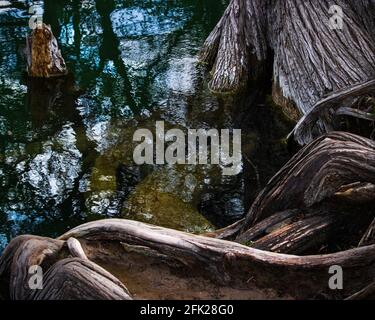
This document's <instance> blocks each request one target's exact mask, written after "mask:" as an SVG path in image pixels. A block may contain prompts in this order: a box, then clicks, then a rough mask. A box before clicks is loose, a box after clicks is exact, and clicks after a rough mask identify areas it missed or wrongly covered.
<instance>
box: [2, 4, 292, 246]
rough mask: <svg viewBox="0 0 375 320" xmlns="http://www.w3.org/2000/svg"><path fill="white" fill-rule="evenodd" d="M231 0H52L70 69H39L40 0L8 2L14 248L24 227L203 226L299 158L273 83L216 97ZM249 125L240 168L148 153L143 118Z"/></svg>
mask: <svg viewBox="0 0 375 320" xmlns="http://www.w3.org/2000/svg"><path fill="white" fill-rule="evenodd" d="M227 2H228V1H217V0H174V1H165V0H159V1H140V0H139V1H136V0H127V1H126V0H123V1H120V0H108V1H104V0H97V1H95V0H85V1H78V0H71V1H67V0H57V1H56V0H53V1H52V0H51V1H48V0H45V1H39V2H37V3H38V4H39V5H40V7H41V8H43V10H44V14H43V18H44V21H45V22H46V23H49V24H51V26H52V29H53V32H54V34H55V36H56V37H57V39H58V42H59V44H60V47H61V50H62V54H63V56H64V57H65V60H66V63H67V65H68V68H69V70H70V74H69V76H68V77H67V78H65V79H55V80H49V81H36V80H30V79H27V77H26V76H25V73H24V70H25V60H24V57H23V53H22V52H23V48H24V43H25V35H26V34H27V33H28V32H29V29H28V20H29V15H28V13H27V12H28V3H29V1H12V5H11V6H9V5H8V6H3V7H0V43H1V46H0V186H1V187H0V188H1V189H0V250H1V248H3V247H4V246H5V245H6V244H7V243H8V242H9V240H10V239H11V238H12V237H14V236H17V235H19V234H25V233H32V234H38V235H43V236H52V237H54V236H57V235H59V234H61V233H63V232H65V231H67V230H68V229H69V228H72V227H74V226H76V225H79V224H81V223H83V222H86V221H92V220H95V219H102V218H110V217H124V218H128V219H136V220H140V221H144V222H149V223H154V224H159V225H164V226H167V227H172V228H177V229H180V230H186V231H189V232H197V233H199V232H203V231H206V230H210V229H213V228H217V227H223V226H225V225H228V224H230V223H232V222H234V221H236V220H237V219H239V218H241V217H242V216H243V215H244V214H245V213H246V211H247V210H248V208H249V206H250V204H251V202H252V201H253V200H254V197H255V196H256V194H257V193H258V192H259V189H260V188H261V187H262V186H263V185H264V184H265V183H266V182H267V180H268V179H269V177H271V176H272V175H273V174H274V173H275V172H276V171H277V170H278V169H279V168H280V167H281V166H282V164H283V163H285V161H287V159H288V157H289V156H288V153H287V150H286V146H285V143H284V142H283V137H284V136H285V134H286V133H287V132H288V130H289V129H290V125H288V124H287V123H285V121H284V120H283V119H282V117H281V116H280V114H279V113H278V112H277V111H275V109H274V108H273V107H272V106H270V105H269V104H267V103H266V102H265V99H266V95H267V94H268V92H267V90H265V91H262V90H259V88H255V87H254V88H252V89H250V90H249V91H248V92H247V93H246V94H242V95H239V96H238V97H223V96H215V95H213V94H211V93H210V92H209V90H208V89H207V76H208V75H207V74H206V73H205V70H204V67H203V66H200V65H199V64H198V63H197V58H196V57H197V53H198V51H199V48H200V47H201V46H202V44H203V42H204V40H205V38H206V37H207V36H208V34H209V33H210V31H211V30H212V28H213V27H214V26H215V24H216V23H217V21H218V19H219V18H220V16H221V15H222V13H223V11H224V9H225V7H226V5H227ZM158 120H163V121H165V123H166V127H167V128H181V129H183V130H186V129H187V128H207V129H209V128H217V129H223V128H237V129H242V130H243V134H242V141H243V146H242V149H243V155H244V159H243V164H242V172H241V173H240V174H239V175H237V176H232V177H229V176H223V174H222V168H220V166H211V165H205V166H181V165H176V166H169V165H165V166H141V167H139V166H136V165H135V164H134V162H133V159H132V155H133V149H134V144H132V136H133V133H134V131H135V130H136V129H138V128H149V129H151V130H154V127H155V121H158Z"/></svg>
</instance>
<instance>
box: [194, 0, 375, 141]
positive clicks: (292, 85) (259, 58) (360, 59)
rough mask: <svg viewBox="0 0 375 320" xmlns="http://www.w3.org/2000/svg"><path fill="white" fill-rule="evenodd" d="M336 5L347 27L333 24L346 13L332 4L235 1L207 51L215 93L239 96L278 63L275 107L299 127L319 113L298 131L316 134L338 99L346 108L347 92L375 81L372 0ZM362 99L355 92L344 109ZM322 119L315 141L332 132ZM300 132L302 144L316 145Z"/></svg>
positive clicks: (374, 9)
mask: <svg viewBox="0 0 375 320" xmlns="http://www.w3.org/2000/svg"><path fill="white" fill-rule="evenodd" d="M335 5H336V6H340V7H341V9H342V17H341V18H342V21H343V24H342V26H341V25H340V24H335V23H337V20H336V19H335V17H334V14H336V17H337V14H341V12H339V11H335V10H336V9H337V7H335V8H336V9H335V8H331V6H332V3H331V1H328V0H323V1H303V0H285V1H279V0H232V1H231V2H230V4H229V6H228V8H227V10H226V11H225V13H224V15H223V17H222V18H221V20H220V21H219V23H218V24H217V26H216V27H215V29H214V30H213V31H212V33H211V35H210V36H209V37H208V38H207V40H206V42H205V44H204V46H203V49H202V52H201V60H202V61H203V62H206V63H207V64H208V65H209V67H210V68H212V74H213V75H212V80H211V82H210V84H209V85H210V88H211V89H212V90H214V91H220V92H228V91H237V90H239V89H240V88H241V87H243V86H244V84H246V82H247V81H248V80H249V78H254V77H255V78H258V77H259V75H261V74H262V72H263V71H264V70H265V69H266V68H267V65H272V64H273V82H274V83H273V98H274V101H275V102H276V103H277V104H279V105H281V106H282V108H283V110H284V111H285V113H286V115H287V116H288V117H290V118H292V119H294V120H298V119H299V118H300V117H301V116H303V115H307V114H309V113H310V112H313V115H308V116H307V117H308V119H305V120H304V121H303V122H301V123H300V125H299V131H300V130H303V129H305V126H306V125H308V128H307V129H311V128H310V125H311V122H312V121H313V122H314V125H315V123H316V120H317V119H316V118H317V117H316V113H318V115H320V114H321V113H322V112H321V110H320V109H321V108H323V107H324V108H328V109H329V107H331V105H330V103H331V102H332V101H331V100H332V98H335V99H334V100H335V101H333V102H341V101H342V99H341V97H340V95H341V93H342V92H343V91H345V90H349V88H351V87H353V86H356V85H359V86H365V84H366V83H367V82H368V81H369V80H373V79H374V78H375V31H374V30H375V25H374V21H375V20H374V15H375V13H374V12H375V4H374V1H373V0H361V1H351V0H339V1H336V2H335ZM338 18H339V19H340V17H338ZM336 27H337V28H336ZM341 27H342V28H341ZM367 89H368V90H371V88H369V87H367ZM372 90H373V88H372ZM366 92H367V91H366ZM329 93H332V97H330V98H328V100H326V99H325V97H326V95H327V94H329ZM358 94H362V92H361V91H358V92H357V91H356V90H353V92H351V91H350V90H349V96H348V95H346V98H347V99H346V101H345V102H346V103H345V107H351V106H352V104H353V102H354V98H356V97H357V95H358ZM336 98H337V99H336ZM349 98H351V99H349ZM316 108H317V109H319V112H317V111H316V110H315V109H316ZM327 112H329V110H327ZM307 120H309V121H307ZM310 120H311V121H310ZM322 120H323V121H318V124H317V125H316V126H315V127H316V128H315V130H316V132H317V135H314V137H316V136H319V135H320V134H322V133H324V132H327V131H329V130H330V122H329V121H326V119H322ZM307 129H306V130H307ZM299 131H296V138H297V140H298V142H300V143H301V144H305V143H308V142H310V141H311V140H312V138H313V137H312V136H311V135H308V134H303V135H301V134H299Z"/></svg>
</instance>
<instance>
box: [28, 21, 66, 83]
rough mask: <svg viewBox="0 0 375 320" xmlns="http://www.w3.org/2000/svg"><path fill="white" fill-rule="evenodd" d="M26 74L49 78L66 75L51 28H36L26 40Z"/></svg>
mask: <svg viewBox="0 0 375 320" xmlns="http://www.w3.org/2000/svg"><path fill="white" fill-rule="evenodd" d="M25 53H26V59H27V73H28V75H29V76H30V77H38V78H50V77H58V76H63V75H66V74H67V73H68V70H67V67H66V64H65V61H64V58H63V57H62V55H61V51H60V50H59V46H58V44H57V40H56V38H55V37H54V35H53V33H52V30H51V27H50V26H48V25H46V24H43V25H42V26H37V27H36V28H35V29H34V30H33V31H32V33H31V35H30V36H29V37H28V38H27V39H26V52H25Z"/></svg>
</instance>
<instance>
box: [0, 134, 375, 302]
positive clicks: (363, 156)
mask: <svg viewBox="0 0 375 320" xmlns="http://www.w3.org/2000/svg"><path fill="white" fill-rule="evenodd" d="M374 177H375V143H374V142H372V141H370V140H367V139H364V138H361V137H358V136H354V135H351V134H347V133H331V134H329V135H326V136H323V137H321V138H319V139H317V140H316V141H314V142H313V143H311V144H310V145H308V146H307V147H305V148H304V149H303V150H301V151H300V152H299V153H298V154H297V155H296V156H295V157H294V158H293V159H292V160H291V161H290V162H289V163H288V164H287V165H286V166H285V167H284V168H283V169H282V170H281V171H280V172H279V173H278V174H277V175H276V176H275V177H274V178H273V179H272V180H271V181H270V183H269V185H268V186H267V187H266V188H265V190H264V191H263V192H262V193H261V195H260V196H259V198H258V200H257V201H256V202H255V204H254V206H253V208H252V209H251V211H250V213H249V215H248V217H247V219H246V220H243V221H241V222H238V223H236V224H234V225H233V226H230V227H228V228H227V229H224V230H219V231H218V232H216V233H213V234H210V235H209V236H197V235H192V234H188V233H184V232H180V231H176V230H171V229H166V228H162V227H156V226H151V225H147V224H143V223H140V222H135V221H128V220H121V219H108V220H103V221H96V222H90V223H87V224H84V225H81V226H78V227H76V228H74V229H72V230H71V231H68V232H67V233H66V234H64V235H62V236H61V237H60V238H59V239H57V240H53V239H48V238H40V237H33V236H22V237H18V238H15V239H13V241H12V242H11V243H10V244H9V246H8V247H7V248H6V250H5V252H4V254H3V256H2V257H1V258H0V281H1V283H2V286H1V288H3V292H2V295H3V296H4V297H7V298H10V299H26V300H38V299H67V298H69V299H132V298H134V296H136V298H142V292H144V290H145V289H144V288H145V287H146V288H147V292H148V294H150V293H152V292H153V291H155V292H156V291H158V289H157V288H156V287H162V288H165V287H166V286H167V282H168V281H169V280H168V279H171V278H173V280H172V282H173V284H175V285H176V287H178V286H180V285H182V283H188V282H192V281H193V282H194V281H195V282H194V283H196V285H198V286H199V283H203V281H208V282H205V284H204V287H203V288H200V289H199V291H200V292H202V291H206V293H207V294H206V295H205V297H211V298H212V297H215V295H214V293H213V292H214V291H215V292H216V291H217V290H222V292H226V293H225V295H224V296H225V298H241V297H249V298H250V297H254V294H255V292H257V293H258V294H260V296H259V295H257V297H258V298H259V297H262V298H296V299H301V298H314V297H316V296H317V295H320V294H321V295H324V296H326V297H333V296H335V297H337V292H334V291H332V290H330V289H329V287H328V281H329V279H330V277H331V276H332V275H331V274H329V268H330V267H331V266H333V265H339V266H341V267H342V268H343V270H344V283H345V285H344V290H342V291H340V296H341V297H342V298H348V297H352V296H353V295H354V296H353V297H358V296H364V295H366V297H370V296H372V293H373V291H372V289H371V288H372V286H370V287H369V288H366V287H368V285H369V283H372V282H373V281H374V278H375V245H373V244H372V245H367V244H368V243H367V242H365V241H360V238H361V237H364V238H365V239H368V236H367V235H372V233H373V227H372V225H370V223H371V221H373V219H374V215H375V214H374V212H373V211H372V210H371V208H373V205H374V198H373V197H372V196H371V195H372V194H373V192H374V188H373V186H374V185H375V181H374V179H375V178H374ZM338 203H341V204H345V206H344V205H338ZM346 205H348V206H346ZM362 205H368V206H367V207H362ZM355 208H357V209H358V210H359V211H356V209H355ZM363 208H370V209H369V210H363ZM369 225H370V227H369ZM366 229H367V231H366ZM236 235H237V242H233V241H226V240H222V239H218V238H215V236H216V237H221V238H226V237H227V238H233V237H235V236H236ZM364 235H365V236H364ZM370 238H371V237H370ZM239 241H240V242H241V243H238V242H239ZM366 241H367V240H366ZM359 242H361V246H360V247H358V246H357V244H358V243H359ZM245 244H246V245H245ZM332 244H335V245H337V246H336V247H335V248H336V250H333V251H332V253H329V254H324V255H320V254H319V253H320V249H321V248H322V247H323V246H324V245H326V246H331V247H332ZM353 244H354V245H353ZM362 245H363V246H362ZM259 248H260V249H262V250H259ZM340 248H341V249H340ZM272 251H273V252H272ZM337 251H338V252H337ZM285 253H288V254H285ZM295 254H300V255H299V256H297V255H295ZM302 254H305V255H302ZM306 254H308V255H306ZM33 265H38V266H40V267H41V268H42V269H43V271H44V282H43V284H44V285H43V289H42V290H31V289H30V288H29V286H28V284H29V280H30V274H29V273H28V272H29V267H30V266H33ZM101 266H102V267H101ZM145 266H146V269H145ZM103 267H105V269H106V270H108V271H106V270H104V269H103ZM144 277H145V278H147V279H148V280H149V281H150V283H149V284H144V283H143V286H145V287H142V288H143V291H140V292H137V287H136V286H135V285H134V281H136V282H137V283H142V281H143V278H144ZM155 277H156V278H155ZM120 279H121V280H120ZM203 279H205V280H203ZM156 281H157V285H156V284H155V283H156ZM184 281H185V282H184ZM177 283H178V285H177ZM128 288H131V289H128ZM209 288H216V289H209ZM218 288H219V289H218ZM363 288H366V289H363ZM4 289H5V290H4ZM132 290H133V292H132ZM163 290H164V289H163ZM163 292H164V291H158V295H157V297H158V298H170V296H168V295H163ZM238 292H241V295H240V296H238ZM259 292H260V293H259ZM177 296H178V295H177ZM190 297H193V298H194V297H195V298H198V297H199V296H198V293H197V292H196V291H194V292H192V293H191V295H190Z"/></svg>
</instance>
